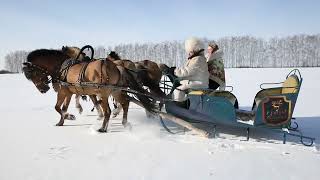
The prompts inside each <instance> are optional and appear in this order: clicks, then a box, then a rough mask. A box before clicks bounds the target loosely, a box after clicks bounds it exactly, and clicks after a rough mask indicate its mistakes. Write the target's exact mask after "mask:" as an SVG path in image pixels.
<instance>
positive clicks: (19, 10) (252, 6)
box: [0, 0, 320, 69]
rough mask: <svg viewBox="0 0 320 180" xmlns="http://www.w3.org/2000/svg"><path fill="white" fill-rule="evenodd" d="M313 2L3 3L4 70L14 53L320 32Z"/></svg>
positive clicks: (0, 45) (0, 56)
mask: <svg viewBox="0 0 320 180" xmlns="http://www.w3.org/2000/svg"><path fill="white" fill-rule="evenodd" d="M319 9H320V1H316V0H314V1H312V0H233V1H231V0H198V1H196V0H158V1H156V0H116V1H107V0H101V1H97V0H85V1H81V0H77V1H66V0H54V1H46V0H28V1H26V0H20V1H16V0H8V1H6V0H1V1H0V23H1V28H0V69H2V68H3V67H4V56H5V55H6V54H7V53H8V52H10V51H14V50H34V49H38V48H60V47H61V46H63V45H74V46H83V45H85V44H91V45H93V46H98V45H103V46H108V45H114V44H119V43H133V42H149V41H152V42H161V41H165V40H183V39H185V38H187V37H189V36H199V37H207V38H210V39H215V38H220V37H224V36H233V35H252V36H257V37H263V38H269V37H273V36H287V35H292V34H301V33H306V34H319V33H320V23H319V19H320V10H319Z"/></svg>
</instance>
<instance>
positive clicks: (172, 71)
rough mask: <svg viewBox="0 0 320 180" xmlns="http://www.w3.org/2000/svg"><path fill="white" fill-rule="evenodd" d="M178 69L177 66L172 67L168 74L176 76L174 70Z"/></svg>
mask: <svg viewBox="0 0 320 180" xmlns="http://www.w3.org/2000/svg"><path fill="white" fill-rule="evenodd" d="M175 69H176V67H175V66H173V67H171V68H169V72H168V74H171V75H173V76H174V70H175Z"/></svg>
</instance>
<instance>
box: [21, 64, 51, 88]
mask: <svg viewBox="0 0 320 180" xmlns="http://www.w3.org/2000/svg"><path fill="white" fill-rule="evenodd" d="M22 71H23V72H24V75H25V76H26V78H27V79H28V80H30V81H32V82H33V84H34V85H35V86H36V87H37V89H38V90H39V91H40V92H41V93H46V92H47V91H48V90H49V89H50V87H49V83H50V81H49V78H48V75H46V74H45V72H44V71H43V70H42V69H40V68H37V66H35V65H33V64H32V63H30V62H24V63H23V67H22Z"/></svg>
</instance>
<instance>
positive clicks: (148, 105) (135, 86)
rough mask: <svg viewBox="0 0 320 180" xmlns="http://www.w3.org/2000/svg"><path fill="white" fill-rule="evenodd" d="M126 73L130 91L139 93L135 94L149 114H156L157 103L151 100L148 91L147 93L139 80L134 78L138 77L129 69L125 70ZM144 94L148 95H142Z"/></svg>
mask: <svg viewBox="0 0 320 180" xmlns="http://www.w3.org/2000/svg"><path fill="white" fill-rule="evenodd" d="M125 71H126V76H125V77H126V81H127V83H128V86H129V88H130V89H132V90H135V91H137V92H139V93H133V94H135V95H136V96H137V98H138V100H139V101H140V102H141V104H142V106H143V107H144V108H145V109H146V110H147V111H149V112H151V113H152V112H156V105H155V101H154V100H152V99H150V98H149V97H150V96H151V95H150V93H149V92H148V91H146V90H145V89H144V88H143V86H142V84H140V83H138V82H137V80H136V79H135V78H134V77H135V76H136V74H135V73H137V72H134V71H130V70H128V69H125ZM142 94H146V96H145V95H142Z"/></svg>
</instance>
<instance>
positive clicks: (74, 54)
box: [61, 46, 103, 119]
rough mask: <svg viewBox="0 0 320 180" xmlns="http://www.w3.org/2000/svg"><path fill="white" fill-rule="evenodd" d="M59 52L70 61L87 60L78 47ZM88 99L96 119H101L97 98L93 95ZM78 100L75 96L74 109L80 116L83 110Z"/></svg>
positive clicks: (64, 48)
mask: <svg viewBox="0 0 320 180" xmlns="http://www.w3.org/2000/svg"><path fill="white" fill-rule="evenodd" d="M61 50H62V52H63V53H64V54H65V55H67V56H69V57H70V58H72V59H76V58H77V60H78V61H85V60H86V59H88V58H86V54H85V53H83V52H81V49H80V48H78V47H75V46H71V47H69V46H62V48H61ZM89 97H90V99H91V101H92V103H93V105H94V108H95V109H96V110H97V113H98V119H102V118H103V112H102V109H101V106H100V103H99V101H98V100H97V97H96V96H94V95H91V96H89ZM80 98H81V96H80V95H76V96H75V100H76V101H75V102H76V108H77V109H78V112H79V114H81V113H82V112H83V108H82V106H81V104H80Z"/></svg>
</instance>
